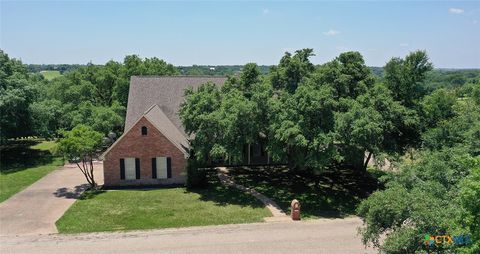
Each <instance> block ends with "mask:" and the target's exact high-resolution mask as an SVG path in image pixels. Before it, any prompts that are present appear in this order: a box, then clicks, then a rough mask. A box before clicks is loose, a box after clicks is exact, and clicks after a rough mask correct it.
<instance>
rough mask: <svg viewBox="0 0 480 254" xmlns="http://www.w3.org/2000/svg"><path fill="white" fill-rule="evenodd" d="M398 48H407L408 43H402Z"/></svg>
mask: <svg viewBox="0 0 480 254" xmlns="http://www.w3.org/2000/svg"><path fill="white" fill-rule="evenodd" d="M400 47H408V43H406V42H402V43H400Z"/></svg>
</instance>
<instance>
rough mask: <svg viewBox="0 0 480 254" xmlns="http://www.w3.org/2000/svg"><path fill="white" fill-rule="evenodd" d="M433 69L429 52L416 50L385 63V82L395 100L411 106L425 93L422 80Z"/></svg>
mask: <svg viewBox="0 0 480 254" xmlns="http://www.w3.org/2000/svg"><path fill="white" fill-rule="evenodd" d="M432 69H433V65H432V64H431V63H430V62H429V61H428V56H427V53H426V52H425V51H415V52H413V53H410V54H409V55H408V56H407V57H405V59H400V58H392V60H390V61H389V62H388V63H387V64H386V65H385V82H386V84H387V86H388V88H390V90H391V91H392V93H393V98H394V99H395V100H397V101H400V102H401V103H402V104H403V105H405V106H408V107H411V106H413V105H414V104H415V103H416V102H417V101H418V99H420V98H421V97H422V96H423V95H424V93H425V91H424V90H425V89H424V87H423V86H422V82H423V81H424V80H425V78H426V75H427V72H429V71H431V70H432Z"/></svg>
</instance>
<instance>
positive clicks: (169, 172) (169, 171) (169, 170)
mask: <svg viewBox="0 0 480 254" xmlns="http://www.w3.org/2000/svg"><path fill="white" fill-rule="evenodd" d="M167 178H172V158H170V157H167Z"/></svg>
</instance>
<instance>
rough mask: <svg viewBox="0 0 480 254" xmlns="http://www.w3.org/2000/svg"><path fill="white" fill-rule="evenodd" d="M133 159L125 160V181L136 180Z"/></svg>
mask: <svg viewBox="0 0 480 254" xmlns="http://www.w3.org/2000/svg"><path fill="white" fill-rule="evenodd" d="M136 178H137V177H136V167H135V158H125V179H126V180H134V179H136Z"/></svg>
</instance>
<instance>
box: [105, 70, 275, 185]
mask: <svg viewBox="0 0 480 254" xmlns="http://www.w3.org/2000/svg"><path fill="white" fill-rule="evenodd" d="M226 79H227V78H226V77H213V76H210V77H208V76H171V77H168V76H156V77H155V76H133V77H132V78H131V80H130V90H129V93H128V104H127V115H126V117H125V130H124V133H123V135H122V136H121V137H119V138H118V139H117V141H116V142H115V143H113V144H112V145H111V146H110V147H109V148H108V149H107V151H105V153H104V154H103V155H102V157H103V174H104V185H105V187H114V186H131V185H162V184H165V185H169V184H182V183H184V182H185V180H186V177H185V174H184V170H185V167H186V165H187V159H188V156H189V141H188V138H189V137H188V135H187V134H186V133H185V130H184V128H183V126H182V122H181V121H180V118H179V115H178V111H179V109H180V105H181V104H182V102H183V101H184V98H183V96H184V91H185V89H187V88H193V89H197V88H198V87H199V86H200V85H202V84H205V83H207V82H212V83H214V84H216V85H218V86H222V85H223V84H224V83H225V81H226ZM263 143H264V142H262V140H261V137H260V138H259V141H258V142H257V143H256V144H245V146H244V155H243V160H242V161H241V162H237V164H236V165H239V164H241V165H259V164H270V163H271V161H270V158H269V156H268V154H267V153H266V151H265V147H264V144H263ZM215 163H216V164H215V165H219V164H222V165H231V164H229V163H228V162H227V161H220V162H215Z"/></svg>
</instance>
